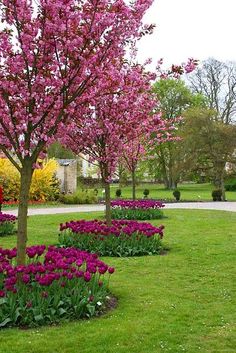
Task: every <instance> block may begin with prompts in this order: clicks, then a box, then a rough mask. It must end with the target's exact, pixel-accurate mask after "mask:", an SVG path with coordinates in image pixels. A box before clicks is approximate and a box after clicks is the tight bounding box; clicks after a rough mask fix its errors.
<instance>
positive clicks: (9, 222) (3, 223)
mask: <svg viewBox="0 0 236 353" xmlns="http://www.w3.org/2000/svg"><path fill="white" fill-rule="evenodd" d="M16 220H17V217H15V216H13V215H9V214H6V213H2V212H0V236H3V235H8V234H12V233H13V232H14V229H15V221H16Z"/></svg>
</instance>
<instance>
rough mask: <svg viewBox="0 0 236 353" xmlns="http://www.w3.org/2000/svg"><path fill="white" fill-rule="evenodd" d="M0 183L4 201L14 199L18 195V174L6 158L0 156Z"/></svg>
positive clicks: (16, 198)
mask: <svg viewBox="0 0 236 353" xmlns="http://www.w3.org/2000/svg"><path fill="white" fill-rule="evenodd" d="M0 185H1V186H2V188H3V197H4V200H5V201H16V200H18V197H19V189H20V174H19V172H18V170H17V169H16V168H15V167H14V166H13V164H12V163H11V162H10V161H9V160H8V159H6V158H0Z"/></svg>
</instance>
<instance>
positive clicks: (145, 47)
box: [138, 0, 236, 65]
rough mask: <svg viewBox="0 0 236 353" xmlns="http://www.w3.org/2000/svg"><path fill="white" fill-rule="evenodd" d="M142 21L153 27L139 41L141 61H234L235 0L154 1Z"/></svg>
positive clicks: (235, 55)
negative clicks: (191, 58) (153, 25)
mask: <svg viewBox="0 0 236 353" xmlns="http://www.w3.org/2000/svg"><path fill="white" fill-rule="evenodd" d="M144 20H145V23H154V24H155V25H156V29H155V31H154V33H153V34H152V35H151V36H146V37H144V38H143V39H142V40H141V42H140V44H139V54H138V57H139V61H141V62H143V61H144V60H145V58H147V57H150V58H152V59H153V61H154V63H155V64H156V62H157V60H158V59H160V58H163V59H164V62H166V63H167V64H168V65H169V64H172V63H174V64H179V63H181V62H183V61H186V60H187V58H189V57H194V58H196V59H199V60H204V59H207V58H209V57H214V58H216V59H218V60H221V61H227V60H230V61H236V43H235V42H236V0H154V3H153V5H152V7H151V8H150V9H149V10H148V12H147V13H146V15H145V18H144Z"/></svg>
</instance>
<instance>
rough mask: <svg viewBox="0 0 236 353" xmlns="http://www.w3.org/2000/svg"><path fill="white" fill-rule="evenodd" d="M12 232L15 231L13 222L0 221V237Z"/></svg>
mask: <svg viewBox="0 0 236 353" xmlns="http://www.w3.org/2000/svg"><path fill="white" fill-rule="evenodd" d="M14 232H15V222H2V223H0V237H1V236H5V235H11V234H14Z"/></svg>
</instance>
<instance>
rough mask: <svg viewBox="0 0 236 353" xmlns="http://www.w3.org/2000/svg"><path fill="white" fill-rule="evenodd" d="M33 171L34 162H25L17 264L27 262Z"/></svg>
mask: <svg viewBox="0 0 236 353" xmlns="http://www.w3.org/2000/svg"><path fill="white" fill-rule="evenodd" d="M32 172H33V171H32V164H31V163H24V165H23V167H22V170H21V181H20V196H19V207H18V230H17V265H24V264H25V257H26V243H27V213H28V200H29V190H30V184H31V179H32Z"/></svg>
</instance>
